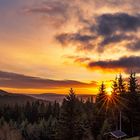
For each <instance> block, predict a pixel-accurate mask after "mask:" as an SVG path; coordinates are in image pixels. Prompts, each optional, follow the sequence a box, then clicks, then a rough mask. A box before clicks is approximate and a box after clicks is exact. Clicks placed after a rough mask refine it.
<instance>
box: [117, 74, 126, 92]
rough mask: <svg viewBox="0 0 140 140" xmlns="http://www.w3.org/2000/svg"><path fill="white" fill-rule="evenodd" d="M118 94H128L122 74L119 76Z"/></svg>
mask: <svg viewBox="0 0 140 140" xmlns="http://www.w3.org/2000/svg"><path fill="white" fill-rule="evenodd" d="M118 92H119V94H124V93H125V92H126V89H125V83H124V80H123V78H122V75H121V74H120V75H119V78H118Z"/></svg>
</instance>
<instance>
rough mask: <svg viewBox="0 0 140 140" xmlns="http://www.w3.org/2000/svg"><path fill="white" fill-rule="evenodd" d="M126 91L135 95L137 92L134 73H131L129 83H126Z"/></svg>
mask: <svg viewBox="0 0 140 140" xmlns="http://www.w3.org/2000/svg"><path fill="white" fill-rule="evenodd" d="M128 90H129V92H130V93H133V94H135V93H137V90H138V83H137V79H136V73H135V72H131V74H130V77H129V83H128Z"/></svg>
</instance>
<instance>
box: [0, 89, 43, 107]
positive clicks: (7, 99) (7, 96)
mask: <svg viewBox="0 0 140 140" xmlns="http://www.w3.org/2000/svg"><path fill="white" fill-rule="evenodd" d="M36 100H39V99H37V98H34V97H31V96H28V95H24V94H16V93H9V92H6V91H4V90H0V105H4V104H10V105H11V104H16V103H17V104H25V103H26V102H33V101H36ZM40 101H43V100H40ZM43 102H46V101H43Z"/></svg>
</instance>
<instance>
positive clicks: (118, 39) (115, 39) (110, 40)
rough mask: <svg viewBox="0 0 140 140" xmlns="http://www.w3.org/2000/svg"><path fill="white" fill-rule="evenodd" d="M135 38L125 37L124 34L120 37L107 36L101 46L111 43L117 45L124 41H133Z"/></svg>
mask: <svg viewBox="0 0 140 140" xmlns="http://www.w3.org/2000/svg"><path fill="white" fill-rule="evenodd" d="M133 38H135V37H133V36H131V35H124V34H120V35H111V36H106V37H105V38H104V39H103V41H102V42H101V43H100V46H105V45H108V44H111V43H117V42H121V41H124V40H131V39H133Z"/></svg>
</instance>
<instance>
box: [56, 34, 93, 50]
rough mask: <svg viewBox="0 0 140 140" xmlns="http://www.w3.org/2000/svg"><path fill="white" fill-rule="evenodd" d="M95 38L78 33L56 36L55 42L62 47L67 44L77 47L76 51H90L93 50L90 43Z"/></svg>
mask: <svg viewBox="0 0 140 140" xmlns="http://www.w3.org/2000/svg"><path fill="white" fill-rule="evenodd" d="M95 38H96V37H95V36H94V35H86V34H80V33H73V34H68V33H64V34H63V33H62V34H59V35H57V36H56V40H57V41H59V42H60V43H61V44H62V45H63V46H66V45H67V44H69V43H73V44H76V45H78V50H91V49H93V44H92V41H93V40H94V39H95Z"/></svg>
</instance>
